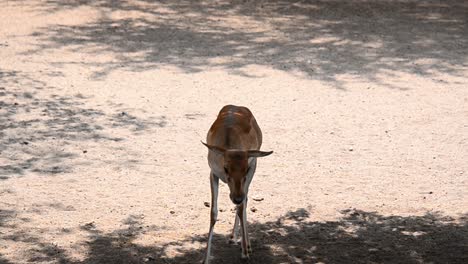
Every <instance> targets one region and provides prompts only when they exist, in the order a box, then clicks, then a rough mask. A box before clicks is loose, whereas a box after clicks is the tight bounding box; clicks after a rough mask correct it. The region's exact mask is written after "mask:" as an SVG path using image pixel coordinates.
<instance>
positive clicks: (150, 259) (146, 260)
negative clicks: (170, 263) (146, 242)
mask: <svg viewBox="0 0 468 264" xmlns="http://www.w3.org/2000/svg"><path fill="white" fill-rule="evenodd" d="M143 261H144V262H150V261H155V258H153V257H151V256H148V257H146V258H143Z"/></svg>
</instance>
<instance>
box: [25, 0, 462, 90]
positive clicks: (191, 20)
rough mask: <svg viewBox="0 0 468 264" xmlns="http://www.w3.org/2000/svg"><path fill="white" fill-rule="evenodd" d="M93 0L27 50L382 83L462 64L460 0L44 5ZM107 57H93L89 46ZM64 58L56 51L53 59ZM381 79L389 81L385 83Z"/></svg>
mask: <svg viewBox="0 0 468 264" xmlns="http://www.w3.org/2000/svg"><path fill="white" fill-rule="evenodd" d="M83 6H92V7H94V8H97V9H98V10H100V11H101V15H100V16H99V18H97V19H96V20H95V21H93V22H89V23H83V24H79V25H73V26H69V25H61V24H57V25H55V26H50V27H45V28H42V29H40V30H38V31H37V32H35V33H34V34H33V35H34V36H35V40H39V42H38V44H37V46H36V48H34V49H32V50H30V51H29V52H27V53H26V54H35V53H38V52H47V51H53V50H55V49H62V48H67V49H68V50H69V51H72V52H79V53H84V54H89V55H91V56H90V57H89V58H88V59H87V60H85V61H83V62H80V63H81V64H82V65H83V66H86V67H91V68H93V69H95V70H94V73H93V77H94V78H104V77H105V76H106V75H107V74H109V73H111V72H112V71H114V70H116V69H126V70H132V71H141V70H147V69H153V68H158V67H160V66H163V65H172V66H177V67H178V68H180V69H182V70H184V71H186V72H198V71H202V70H206V69H209V68H223V69H226V70H228V71H229V72H231V73H233V74H240V75H244V76H250V77H252V75H250V74H249V73H248V70H246V69H245V67H246V66H249V65H264V66H268V67H271V68H274V69H277V70H282V71H289V72H292V73H295V74H300V75H301V76H304V77H307V78H313V79H320V80H324V81H329V82H331V83H333V84H335V87H337V88H339V87H341V86H340V80H339V76H340V75H343V74H351V75H356V76H360V77H362V78H366V79H368V80H372V81H374V82H377V83H383V84H385V81H384V80H382V78H381V76H380V77H379V74H383V76H387V77H388V76H395V74H396V73H401V72H403V73H413V74H419V75H422V76H428V77H430V76H432V75H433V74H434V73H438V72H443V73H446V74H450V75H454V76H461V75H463V74H464V71H465V70H466V67H467V66H468V64H467V62H468V58H467V55H466V52H465V51H466V50H468V38H466V36H467V35H468V17H467V16H466V14H467V13H468V3H467V2H465V1H456V0H449V1H443V2H441V1H430V0H426V1H402V0H396V1H384V0H374V1H371V0H369V1H366V0H353V1H340V0H324V1H314V0H304V1H286V0H269V1H268V0H265V1H217V2H210V1H188V0H177V1H161V2H153V1H146V0H145V1H125V0H122V1H83V0H82V1H55V0H49V1H47V2H46V4H41V6H40V8H41V9H43V10H44V11H45V12H51V11H60V10H64V9H74V8H78V7H83ZM100 54H107V55H111V57H112V59H108V60H106V61H104V62H103V61H102V60H101V61H93V60H92V57H93V56H95V55H100ZM67 63H77V62H67V61H60V60H57V61H55V62H54V64H55V65H56V66H58V65H63V64H67ZM387 86H388V87H390V86H389V85H387Z"/></svg>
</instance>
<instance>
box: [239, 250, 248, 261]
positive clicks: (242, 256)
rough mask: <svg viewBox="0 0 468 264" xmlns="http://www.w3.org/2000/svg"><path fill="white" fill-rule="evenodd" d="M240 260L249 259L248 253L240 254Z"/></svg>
mask: <svg viewBox="0 0 468 264" xmlns="http://www.w3.org/2000/svg"><path fill="white" fill-rule="evenodd" d="M241 259H243V260H247V259H249V253H244V252H242V255H241Z"/></svg>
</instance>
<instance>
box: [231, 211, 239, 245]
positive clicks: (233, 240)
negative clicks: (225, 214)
mask: <svg viewBox="0 0 468 264" xmlns="http://www.w3.org/2000/svg"><path fill="white" fill-rule="evenodd" d="M234 217H235V219H234V226H233V227H232V233H231V237H230V239H229V244H237V243H238V242H239V238H238V235H239V216H237V207H236V215H235V216H234Z"/></svg>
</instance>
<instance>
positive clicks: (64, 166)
mask: <svg viewBox="0 0 468 264" xmlns="http://www.w3.org/2000/svg"><path fill="white" fill-rule="evenodd" d="M43 89H50V90H52V89H53V87H49V86H47V85H46V84H45V83H44V82H41V81H38V80H36V79H34V78H32V77H31V76H30V75H29V74H27V73H24V72H19V71H1V70H0V153H1V156H0V161H1V162H0V164H1V165H0V179H8V178H9V177H11V176H18V175H24V174H25V173H26V172H28V171H32V172H37V173H40V174H44V175H52V174H58V173H66V172H70V171H71V170H72V169H74V168H75V167H76V166H79V165H80V164H78V163H74V162H72V161H73V160H75V159H78V158H79V157H80V156H81V157H82V156H83V155H84V154H85V153H86V150H84V152H83V150H81V149H79V148H78V147H77V146H76V144H78V143H86V142H88V143H89V142H111V143H112V144H113V145H118V144H119V142H121V141H124V140H125V139H124V138H122V137H119V136H116V135H115V134H116V133H115V131H116V130H117V129H121V130H122V129H123V130H124V131H129V132H131V133H133V134H138V133H140V132H142V131H147V130H150V129H155V128H162V127H164V126H165V125H166V123H167V120H166V118H165V117H164V116H159V117H150V118H142V117H138V116H136V115H134V114H132V113H131V111H132V109H130V110H128V109H126V112H123V111H122V109H120V108H116V107H112V109H113V111H112V112H105V111H103V110H100V109H97V108H92V107H89V106H87V99H89V98H86V97H84V96H83V95H81V94H76V95H70V96H62V95H56V94H52V95H50V96H47V97H46V96H44V95H41V93H40V91H41V90H43ZM129 111H130V112H129ZM133 111H134V109H133ZM134 112H135V111H134ZM122 113H123V114H122ZM82 159H85V158H83V157H82ZM119 162H121V161H119ZM129 162H130V161H129ZM81 165H85V164H81Z"/></svg>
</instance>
